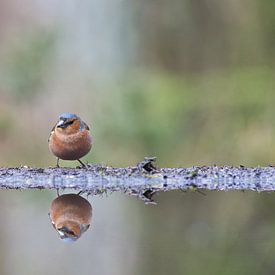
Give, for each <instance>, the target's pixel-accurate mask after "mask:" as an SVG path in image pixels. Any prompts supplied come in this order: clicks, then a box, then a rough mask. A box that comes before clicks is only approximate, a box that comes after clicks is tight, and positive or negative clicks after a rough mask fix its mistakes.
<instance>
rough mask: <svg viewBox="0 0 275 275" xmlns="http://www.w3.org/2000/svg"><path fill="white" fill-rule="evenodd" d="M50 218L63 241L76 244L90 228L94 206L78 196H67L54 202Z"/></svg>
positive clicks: (62, 196)
mask: <svg viewBox="0 0 275 275" xmlns="http://www.w3.org/2000/svg"><path fill="white" fill-rule="evenodd" d="M49 216H50V219H51V221H52V225H53V227H54V229H55V230H56V231H57V232H58V234H59V236H60V238H61V240H63V241H65V242H74V241H76V240H77V239H79V238H80V237H81V235H82V234H83V233H84V232H85V231H87V229H88V228H89V227H90V224H91V219H92V206H91V204H90V203H89V202H88V200H86V199H84V198H83V197H81V196H80V195H78V194H65V195H61V196H58V197H57V198H56V199H54V200H53V202H52V204H51V207H50V213H49Z"/></svg>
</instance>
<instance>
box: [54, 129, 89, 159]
mask: <svg viewBox="0 0 275 275" xmlns="http://www.w3.org/2000/svg"><path fill="white" fill-rule="evenodd" d="M49 148H50V150H51V151H52V153H53V154H54V155H55V156H56V157H58V158H61V159H63V160H77V159H80V158H82V157H83V156H85V155H86V154H87V153H88V152H89V151H90V150H91V148H92V138H91V135H90V132H89V131H88V130H86V129H85V130H83V131H79V132H77V133H74V134H70V135H68V134H64V133H60V132H57V131H56V130H54V131H53V132H52V133H51V136H50V139H49Z"/></svg>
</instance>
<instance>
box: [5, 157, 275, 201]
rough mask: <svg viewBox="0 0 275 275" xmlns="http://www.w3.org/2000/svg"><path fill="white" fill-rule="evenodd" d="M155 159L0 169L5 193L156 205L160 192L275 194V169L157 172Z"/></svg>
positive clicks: (204, 168)
mask: <svg viewBox="0 0 275 275" xmlns="http://www.w3.org/2000/svg"><path fill="white" fill-rule="evenodd" d="M154 161H155V158H145V160H144V161H142V162H140V163H138V164H137V165H136V166H134V167H127V168H113V167H108V166H102V165H87V167H86V168H29V167H19V168H0V188H2V189H67V188H69V189H75V190H78V191H82V192H87V193H90V194H102V193H110V192H115V191H119V192H124V193H127V194H130V195H135V196H138V197H139V198H141V199H143V200H145V201H146V202H152V197H153V195H154V194H155V193H156V192H160V191H171V190H182V191H185V190H186V191H187V190H190V189H191V190H218V191H229V190H251V191H274V190H275V168H274V167H271V166H270V167H257V168H247V167H243V166H240V167H227V166H224V167H219V166H209V167H208V166H203V167H191V168H160V169H158V168H155V166H154Z"/></svg>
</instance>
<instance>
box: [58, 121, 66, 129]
mask: <svg viewBox="0 0 275 275" xmlns="http://www.w3.org/2000/svg"><path fill="white" fill-rule="evenodd" d="M56 127H57V128H65V121H64V120H62V119H61V120H59V121H58V122H57V124H56Z"/></svg>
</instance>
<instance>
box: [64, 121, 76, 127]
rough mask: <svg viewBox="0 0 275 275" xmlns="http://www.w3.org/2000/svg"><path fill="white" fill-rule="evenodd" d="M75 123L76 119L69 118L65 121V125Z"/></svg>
mask: <svg viewBox="0 0 275 275" xmlns="http://www.w3.org/2000/svg"><path fill="white" fill-rule="evenodd" d="M73 123H74V120H68V121H65V123H64V125H66V126H69V125H72V124H73Z"/></svg>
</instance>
